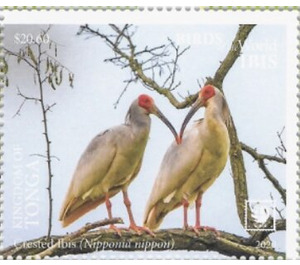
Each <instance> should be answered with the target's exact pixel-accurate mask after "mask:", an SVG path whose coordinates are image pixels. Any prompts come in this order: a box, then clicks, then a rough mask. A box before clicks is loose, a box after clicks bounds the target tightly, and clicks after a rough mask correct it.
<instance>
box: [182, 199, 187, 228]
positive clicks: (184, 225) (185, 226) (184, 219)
mask: <svg viewBox="0 0 300 265" xmlns="http://www.w3.org/2000/svg"><path fill="white" fill-rule="evenodd" d="M182 206H183V228H184V229H188V228H189V225H188V217H187V211H188V207H189V202H188V201H187V200H186V199H182Z"/></svg>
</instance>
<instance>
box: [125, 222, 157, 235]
mask: <svg viewBox="0 0 300 265" xmlns="http://www.w3.org/2000/svg"><path fill="white" fill-rule="evenodd" d="M127 230H128V231H130V230H132V231H134V232H136V233H137V234H138V235H141V234H142V232H145V233H147V234H149V235H150V236H153V237H155V234H154V233H153V232H152V231H151V230H150V229H149V228H147V227H144V226H137V225H135V224H131V225H130V226H129V228H128V229H127Z"/></svg>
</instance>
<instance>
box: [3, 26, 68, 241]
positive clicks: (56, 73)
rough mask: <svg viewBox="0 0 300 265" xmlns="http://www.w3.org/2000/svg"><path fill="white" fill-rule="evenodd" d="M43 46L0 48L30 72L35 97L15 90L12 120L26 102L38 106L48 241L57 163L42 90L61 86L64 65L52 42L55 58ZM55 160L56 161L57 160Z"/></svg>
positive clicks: (33, 44) (49, 109) (43, 34)
mask: <svg viewBox="0 0 300 265" xmlns="http://www.w3.org/2000/svg"><path fill="white" fill-rule="evenodd" d="M49 30H50V26H49V27H48V28H47V29H46V30H42V31H41V33H40V35H41V36H45V34H47V33H48V31H49ZM44 45H45V44H44V43H43V42H37V41H36V40H34V41H33V43H32V44H26V45H25V46H24V47H22V48H20V49H19V51H18V52H14V51H11V50H8V49H6V48H4V50H5V52H6V56H7V57H8V58H9V57H10V56H12V57H16V58H17V62H18V63H21V62H25V63H26V64H27V65H28V66H29V68H31V69H32V70H33V73H34V74H33V80H34V84H35V85H36V86H37V90H38V91H37V96H35V97H29V96H26V95H24V94H23V93H22V92H21V90H20V89H19V87H17V91H18V92H17V94H18V95H19V96H20V97H22V98H23V101H22V103H21V104H20V106H19V108H18V110H17V112H16V114H15V115H14V116H13V117H15V116H18V115H20V112H21V111H22V108H23V107H24V105H25V103H26V102H27V101H34V102H37V103H38V105H39V106H40V109H41V113H42V124H43V135H44V138H45V143H46V154H45V155H42V154H34V155H35V156H40V157H42V158H44V159H45V160H46V164H47V172H48V186H47V192H48V202H49V215H48V232H47V236H48V238H50V235H51V230H52V211H53V209H52V207H53V196H52V178H53V173H52V158H56V159H58V158H57V157H56V156H53V155H52V154H51V140H50V137H49V124H48V116H47V114H48V112H49V111H51V110H52V108H53V107H54V106H55V105H56V103H53V104H51V105H48V104H46V99H45V87H46V85H47V84H46V83H45V82H46V81H48V86H49V87H51V88H52V89H53V90H55V89H56V86H59V85H61V83H62V80H63V72H64V71H65V70H68V68H66V67H65V66H64V65H62V64H61V63H60V62H59V61H58V60H57V59H56V58H55V57H57V47H56V45H57V44H56V43H55V42H54V41H52V40H50V41H49V48H48V50H49V51H50V50H51V45H55V47H54V54H55V57H53V56H51V55H50V54H49V53H48V52H47V48H44ZM68 73H69V82H70V86H71V87H72V82H73V73H72V72H70V71H69V72H68ZM58 160H59V159H58Z"/></svg>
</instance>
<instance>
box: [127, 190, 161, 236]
mask: <svg viewBox="0 0 300 265" xmlns="http://www.w3.org/2000/svg"><path fill="white" fill-rule="evenodd" d="M123 197H124V204H125V206H126V209H127V212H128V217H129V222H130V225H129V229H131V230H133V231H135V232H136V233H137V234H138V235H140V234H141V231H144V232H146V233H148V234H149V235H151V236H155V235H154V233H153V232H152V231H151V230H150V229H149V228H147V227H143V226H137V225H136V223H135V221H134V217H133V214H132V211H131V202H130V200H129V197H128V193H127V190H123Z"/></svg>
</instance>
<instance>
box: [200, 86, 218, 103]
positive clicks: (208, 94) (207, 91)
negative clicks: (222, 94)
mask: <svg viewBox="0 0 300 265" xmlns="http://www.w3.org/2000/svg"><path fill="white" fill-rule="evenodd" d="M215 94H216V92H215V88H214V87H213V86H212V85H207V86H205V87H203V88H202V89H201V91H200V93H199V99H201V101H202V103H203V105H205V104H206V102H207V100H209V99H210V98H212V97H213V96H214V95H215Z"/></svg>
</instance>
